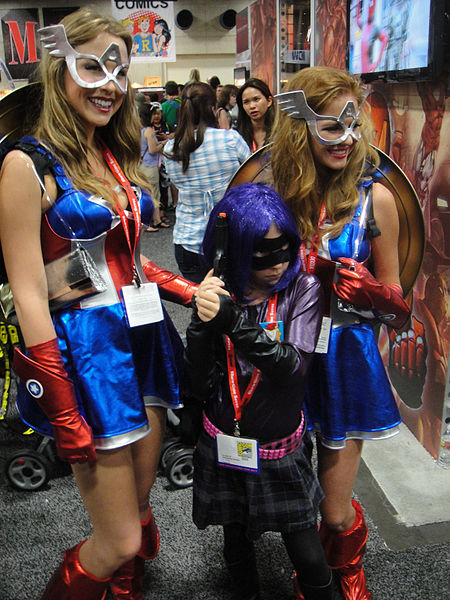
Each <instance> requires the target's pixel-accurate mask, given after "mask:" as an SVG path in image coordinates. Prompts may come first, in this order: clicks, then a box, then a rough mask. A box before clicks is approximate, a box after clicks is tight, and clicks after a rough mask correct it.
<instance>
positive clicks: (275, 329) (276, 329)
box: [260, 321, 284, 342]
mask: <svg viewBox="0 0 450 600" xmlns="http://www.w3.org/2000/svg"><path fill="white" fill-rule="evenodd" d="M260 325H261V327H262V328H263V329H264V330H265V331H266V333H267V335H268V336H269V337H270V339H271V340H273V341H275V342H283V341H284V326H283V321H270V322H264V323H260Z"/></svg>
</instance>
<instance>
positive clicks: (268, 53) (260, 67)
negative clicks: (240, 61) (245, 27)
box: [250, 0, 277, 93]
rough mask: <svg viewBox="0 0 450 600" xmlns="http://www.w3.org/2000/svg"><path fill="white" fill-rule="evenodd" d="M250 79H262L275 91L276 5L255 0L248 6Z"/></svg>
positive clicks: (271, 1) (268, 0) (270, 1)
mask: <svg viewBox="0 0 450 600" xmlns="http://www.w3.org/2000/svg"><path fill="white" fill-rule="evenodd" d="M250 19H251V47H252V55H251V57H252V68H251V74H252V77H257V78H258V79H262V81H264V82H265V83H267V85H268V86H269V88H270V90H271V91H272V93H275V90H276V89H277V85H276V74H275V62H276V61H275V53H276V46H277V44H276V26H275V24H276V3H275V0H257V1H256V2H253V4H251V5H250Z"/></svg>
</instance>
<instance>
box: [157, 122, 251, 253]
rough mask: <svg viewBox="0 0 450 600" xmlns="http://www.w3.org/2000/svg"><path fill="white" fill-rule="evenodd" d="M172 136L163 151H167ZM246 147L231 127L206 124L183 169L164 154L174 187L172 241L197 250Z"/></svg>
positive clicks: (247, 152) (170, 144) (241, 161)
mask: <svg viewBox="0 0 450 600" xmlns="http://www.w3.org/2000/svg"><path fill="white" fill-rule="evenodd" d="M172 148H173V140H169V141H168V142H167V144H166V146H165V148H164V152H167V153H168V154H170V153H171V152H172ZM249 156H250V150H249V147H248V145H247V144H246V142H245V141H244V139H243V138H242V137H241V135H240V134H239V133H238V132H237V131H235V130H233V129H228V130H227V129H215V128H213V127H208V128H207V129H206V131H205V136H204V139H203V143H202V145H201V146H200V147H199V148H197V150H195V152H192V154H191V156H190V161H189V167H188V169H187V171H186V172H185V173H183V171H182V164H181V162H177V161H175V160H171V159H168V158H164V160H165V164H166V169H167V173H168V175H169V177H170V180H171V181H172V183H173V184H174V185H175V187H177V188H178V192H179V194H178V204H177V208H176V222H175V227H174V230H173V242H174V244H181V245H182V246H183V248H185V249H186V250H189V251H190V252H196V253H199V252H200V247H201V243H202V240H203V235H204V233H205V229H206V225H207V223H208V218H209V214H210V212H211V210H212V209H213V207H214V206H215V205H216V204H217V203H218V202H219V200H221V199H222V196H223V195H224V193H225V191H226V189H227V186H228V184H229V182H230V180H231V178H232V176H233V175H234V173H235V172H236V170H237V169H238V167H239V165H241V164H242V163H243V162H244V161H245V160H246V159H247V158H248V157H249Z"/></svg>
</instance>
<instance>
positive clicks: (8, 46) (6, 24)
mask: <svg viewBox="0 0 450 600" xmlns="http://www.w3.org/2000/svg"><path fill="white" fill-rule="evenodd" d="M77 8H78V7H77V6H73V7H64V8H43V9H42V16H43V20H44V25H45V26H47V25H54V24H56V23H59V21H60V20H61V19H62V18H63V17H65V16H66V15H68V14H69V13H71V12H73V11H75V10H77ZM0 20H1V26H2V34H3V51H4V56H5V64H6V68H7V69H8V72H9V74H10V75H11V77H12V79H28V80H30V79H33V78H34V75H35V71H36V68H37V65H38V63H39V62H40V57H41V50H40V47H39V36H38V34H37V31H38V29H39V26H40V24H39V19H38V9H37V8H15V9H11V10H4V11H0Z"/></svg>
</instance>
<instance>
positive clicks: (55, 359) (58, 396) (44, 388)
mask: <svg viewBox="0 0 450 600" xmlns="http://www.w3.org/2000/svg"><path fill="white" fill-rule="evenodd" d="M27 351H28V355H29V356H25V355H24V354H22V352H20V350H18V349H17V348H15V351H14V371H15V372H16V373H17V375H18V376H19V377H20V379H21V380H22V381H23V382H24V383H25V386H26V388H27V390H28V392H29V393H30V394H31V395H32V396H33V398H34V399H35V400H36V402H37V403H38V404H39V406H40V408H41V409H42V411H43V412H44V413H45V414H46V416H47V418H48V420H49V421H50V423H51V425H52V427H53V434H54V437H55V442H56V449H57V451H58V456H59V457H60V458H62V459H63V460H66V461H68V462H70V463H75V462H80V463H82V462H86V461H88V462H89V464H90V465H91V466H93V465H94V464H95V463H96V461H97V457H96V455H95V449H94V441H93V438H92V431H91V428H90V427H89V425H88V424H87V423H86V421H85V420H84V419H83V417H82V416H81V415H80V412H79V410H78V405H77V400H76V398H75V392H74V389H73V384H72V382H71V380H70V379H69V378H68V376H67V373H66V371H65V369H64V365H63V362H62V358H61V353H60V350H59V346H58V341H57V339H56V338H54V339H52V340H49V341H48V342H43V343H42V344H36V345H35V346H31V347H30V348H27Z"/></svg>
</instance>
